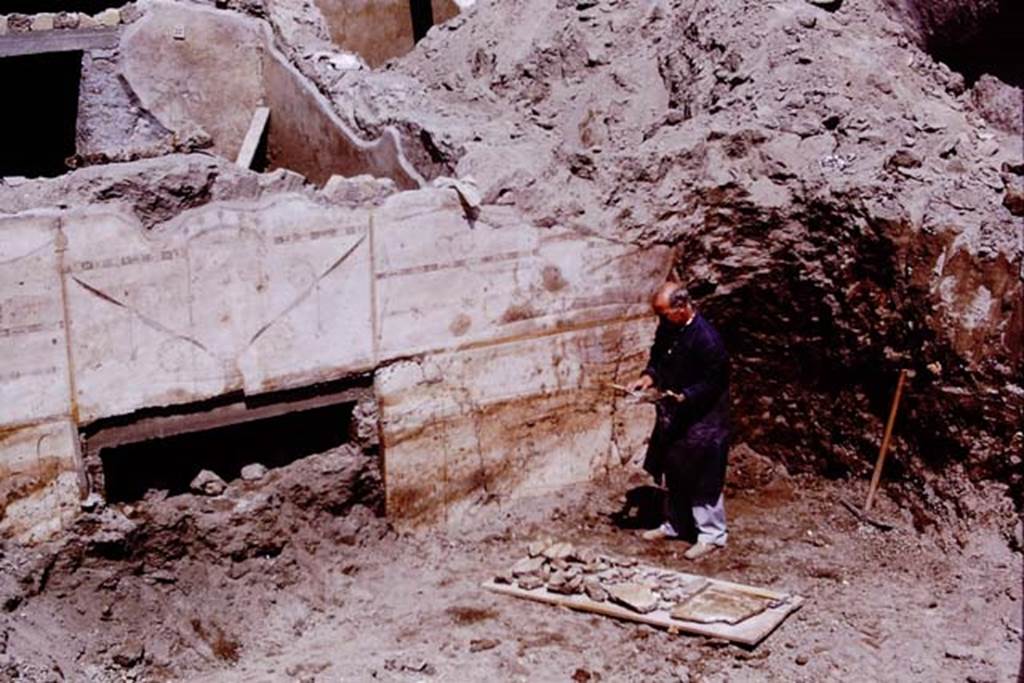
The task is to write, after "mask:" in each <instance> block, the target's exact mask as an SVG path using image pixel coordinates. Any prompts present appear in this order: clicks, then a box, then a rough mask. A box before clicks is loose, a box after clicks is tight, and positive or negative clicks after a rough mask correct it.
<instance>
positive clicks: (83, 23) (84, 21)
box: [78, 14, 99, 28]
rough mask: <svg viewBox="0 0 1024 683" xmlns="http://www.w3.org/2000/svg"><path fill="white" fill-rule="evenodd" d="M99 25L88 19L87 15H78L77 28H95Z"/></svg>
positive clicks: (92, 19)
mask: <svg viewBox="0 0 1024 683" xmlns="http://www.w3.org/2000/svg"><path fill="white" fill-rule="evenodd" d="M98 26H99V24H98V23H96V20H95V19H94V18H92V17H90V16H89V15H88V14H80V15H78V28H96V27H98Z"/></svg>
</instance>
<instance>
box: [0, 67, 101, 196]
mask: <svg viewBox="0 0 1024 683" xmlns="http://www.w3.org/2000/svg"><path fill="white" fill-rule="evenodd" d="M81 73H82V53H81V52H47V53H43V54H38V55H26V56H19V57H7V58H4V59H0V83H3V87H4V94H5V95H6V103H5V104H4V105H3V106H2V107H0V130H3V131H4V144H3V152H0V176H28V177H30V178H35V177H39V176H57V175H61V174H62V173H65V172H66V171H67V170H68V168H67V165H66V163H65V160H66V159H67V158H68V157H70V156H72V155H74V153H75V127H76V125H77V121H78V85H79V80H80V78H81Z"/></svg>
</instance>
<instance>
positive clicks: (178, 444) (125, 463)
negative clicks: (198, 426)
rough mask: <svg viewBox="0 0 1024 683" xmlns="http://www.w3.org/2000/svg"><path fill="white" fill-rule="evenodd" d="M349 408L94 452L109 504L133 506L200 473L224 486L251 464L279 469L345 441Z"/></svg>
mask: <svg viewBox="0 0 1024 683" xmlns="http://www.w3.org/2000/svg"><path fill="white" fill-rule="evenodd" d="M353 405H354V404H352V403H338V404H334V405H328V406H323V407H320V408H314V409H310V410H303V411H298V412H293V413H286V414H283V415H277V416H274V417H269V418H266V419H262V420H255V421H252V422H245V423H242V424H235V425H230V426H224V427H218V428H215V429H208V430H205V431H200V432H192V433H187V434H178V435H175V436H170V437H165V438H160V439H152V440H148V441H141V442H137V443H129V444H124V445H119V446H109V447H107V448H104V449H102V450H101V451H100V452H99V457H100V460H101V461H102V464H103V474H104V479H105V492H104V493H105V497H106V499H107V500H108V501H110V502H117V501H132V500H138V499H140V498H142V497H143V496H145V495H146V492H147V491H148V490H150V489H153V490H165V491H167V492H168V494H170V495H175V494H179V493H184V492H186V491H188V490H189V483H190V482H191V481H192V479H194V478H195V476H196V475H197V474H198V473H199V472H200V470H204V469H206V470H211V471H213V472H215V473H217V474H218V475H219V476H220V477H221V478H222V479H224V480H225V481H231V480H232V479H237V478H238V477H239V476H240V473H241V470H242V468H243V467H245V466H246V465H249V464H251V463H260V464H262V465H264V466H266V467H267V468H270V469H272V468H275V467H282V466H284V465H287V464H289V463H292V462H295V461H296V460H299V459H300V458H304V457H306V456H309V455H314V454H317V453H323V452H326V451H329V450H331V449H333V448H337V447H338V446H341V445H343V444H345V443H347V442H348V441H349V439H350V437H349V433H350V424H351V419H352V408H353Z"/></svg>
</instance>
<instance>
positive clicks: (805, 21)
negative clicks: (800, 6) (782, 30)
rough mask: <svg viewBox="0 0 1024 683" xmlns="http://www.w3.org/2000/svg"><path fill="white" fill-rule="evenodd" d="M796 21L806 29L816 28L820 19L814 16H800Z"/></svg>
mask: <svg viewBox="0 0 1024 683" xmlns="http://www.w3.org/2000/svg"><path fill="white" fill-rule="evenodd" d="M796 21H797V23H798V24H800V25H801V26H803V27H804V28H814V27H815V26H817V25H818V17H816V16H814V15H813V14H800V15H799V16H798V17H797V18H796Z"/></svg>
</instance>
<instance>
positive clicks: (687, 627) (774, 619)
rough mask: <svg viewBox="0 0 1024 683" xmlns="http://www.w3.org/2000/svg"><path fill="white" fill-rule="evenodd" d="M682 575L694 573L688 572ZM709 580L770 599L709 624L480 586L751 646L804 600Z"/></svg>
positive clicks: (543, 592) (540, 592)
mask: <svg viewBox="0 0 1024 683" xmlns="http://www.w3.org/2000/svg"><path fill="white" fill-rule="evenodd" d="M682 575H683V576H694V577H695V576H696V575H688V574H682ZM708 580H709V582H710V585H711V586H715V587H717V588H719V589H722V590H734V591H737V592H741V593H743V594H745V595H753V596H760V597H763V598H765V599H766V600H770V601H771V602H770V604H768V606H767V607H766V608H765V609H764V611H762V612H760V613H758V614H754V615H752V616H750V617H749V618H747V619H744V620H743V621H741V622H739V623H738V624H734V625H730V624H727V623H711V624H708V623H700V622H696V621H685V620H681V619H673V618H672V617H671V616H670V613H669V611H668V610H655V611H653V612H650V613H648V614H640V613H638V612H634V611H632V610H630V609H628V608H626V607H621V606H619V605H616V604H613V603H610V602H594V601H593V600H591V599H590V598H588V597H587V596H586V595H582V594H580V595H560V594H557V593H551V592H549V591H548V590H547V589H546V588H543V587H541V588H536V589H534V590H525V589H523V588H519V587H517V586H512V585H508V584H500V583H495V582H494V581H487V582H486V583H484V584H483V587H484V588H486V589H487V590H489V591H493V592H495V593H500V594H502V595H511V596H513V597H517V598H525V599H527V600H536V601H537V602H543V603H546V604H549V605H556V606H559V607H568V608H569V609H574V610H579V611H582V612H592V613H594V614H601V615H603V616H606V617H613V618H616V619H624V620H627V621H635V622H639V623H641V624H648V625H650V626H656V627H658V628H664V629H668V630H670V631H682V632H685V633H693V634H696V635H702V636H709V637H711V638H722V639H724V640H729V641H732V642H735V643H740V644H742V645H750V646H753V645H757V644H758V643H760V642H761V641H762V640H764V639H765V638H766V637H767V636H768V635H769V634H770V633H771V632H772V631H774V630H775V629H776V628H777V627H778V626H779V624H781V623H782V622H783V621H785V619H786V617H787V616H789V615H790V614H792V613H793V612H795V611H796V610H798V609H800V607H801V605H803V602H804V599H803V598H801V597H799V596H796V595H786V594H784V593H776V592H773V591H766V590H762V589H759V588H753V587H751V586H744V585H742V584H736V583H731V582H729V581H718V580H717V579H708Z"/></svg>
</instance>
